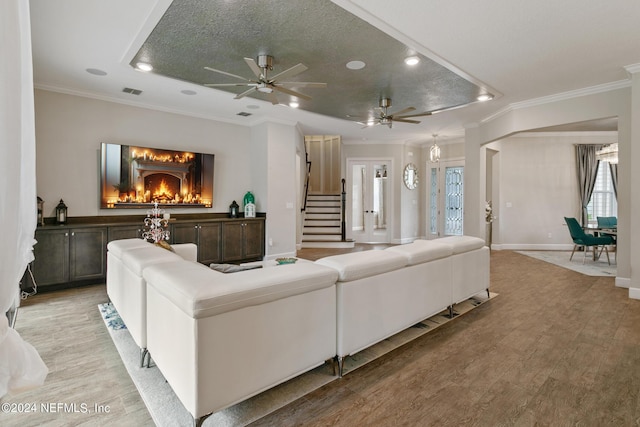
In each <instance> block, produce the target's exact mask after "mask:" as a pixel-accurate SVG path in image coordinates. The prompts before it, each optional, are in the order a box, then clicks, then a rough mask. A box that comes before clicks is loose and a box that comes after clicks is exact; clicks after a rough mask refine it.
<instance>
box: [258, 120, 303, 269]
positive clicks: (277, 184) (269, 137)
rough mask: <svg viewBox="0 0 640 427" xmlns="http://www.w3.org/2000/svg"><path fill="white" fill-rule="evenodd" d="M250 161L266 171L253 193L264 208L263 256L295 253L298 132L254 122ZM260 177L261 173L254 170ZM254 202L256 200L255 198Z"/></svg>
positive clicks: (269, 256)
mask: <svg viewBox="0 0 640 427" xmlns="http://www.w3.org/2000/svg"><path fill="white" fill-rule="evenodd" d="M254 131H255V132H256V133H257V135H259V136H254V138H253V142H252V144H253V146H254V149H255V152H254V153H252V156H253V157H254V160H253V164H254V165H258V166H257V168H256V169H260V170H262V168H266V175H264V176H263V178H262V181H263V182H261V183H259V184H258V183H257V185H258V186H259V190H258V191H257V195H260V198H261V199H262V201H261V202H260V203H261V206H265V207H266V209H265V211H266V212H267V218H268V221H267V229H266V233H265V238H266V248H265V252H266V257H267V258H270V259H271V258H277V257H279V256H295V253H296V229H297V221H298V220H299V219H298V215H297V214H298V210H297V209H296V206H297V195H296V180H297V175H296V149H297V148H298V147H297V146H298V144H299V142H300V140H301V135H300V133H299V132H298V130H297V129H296V128H295V127H294V126H289V125H283V124H277V123H264V124H261V125H259V126H256V128H255V129H254ZM258 175H259V176H257V177H256V179H258V178H260V175H262V173H260V174H258ZM256 202H257V200H256Z"/></svg>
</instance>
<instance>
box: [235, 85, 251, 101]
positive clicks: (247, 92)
mask: <svg viewBox="0 0 640 427" xmlns="http://www.w3.org/2000/svg"><path fill="white" fill-rule="evenodd" d="M254 90H256V88H255V87H252V88H251V89H249V90H245V91H244V92H242V93H239V94H237V95H236V96H234V97H233V99H240V98H242V97H245V96H247V95H249V94H250V93H251V92H253V91H254Z"/></svg>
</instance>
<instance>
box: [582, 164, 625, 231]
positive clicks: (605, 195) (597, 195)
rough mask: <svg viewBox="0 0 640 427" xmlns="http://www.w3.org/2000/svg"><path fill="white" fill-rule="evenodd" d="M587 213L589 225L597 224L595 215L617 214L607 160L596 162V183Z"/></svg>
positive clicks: (616, 204) (616, 203)
mask: <svg viewBox="0 0 640 427" xmlns="http://www.w3.org/2000/svg"><path fill="white" fill-rule="evenodd" d="M587 213H588V215H589V225H597V224H598V220H597V217H599V216H618V202H617V200H616V195H615V193H614V191H613V181H612V179H611V169H609V163H607V162H600V163H599V164H598V174H597V176H596V183H595V186H594V188H593V194H592V195H591V200H589V204H588V205H587Z"/></svg>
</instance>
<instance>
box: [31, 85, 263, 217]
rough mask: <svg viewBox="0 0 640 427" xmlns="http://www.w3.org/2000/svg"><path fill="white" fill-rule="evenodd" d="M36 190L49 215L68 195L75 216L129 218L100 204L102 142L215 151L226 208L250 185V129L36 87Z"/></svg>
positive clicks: (216, 202)
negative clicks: (121, 216)
mask: <svg viewBox="0 0 640 427" xmlns="http://www.w3.org/2000/svg"><path fill="white" fill-rule="evenodd" d="M35 112H36V170H37V173H36V179H37V193H38V195H39V196H40V197H41V198H43V199H44V200H45V216H54V211H55V206H56V205H57V204H58V201H59V200H60V199H61V198H62V199H64V201H65V203H66V205H67V206H68V207H69V216H72V217H74V216H94V215H131V214H134V213H136V212H139V213H140V214H141V215H144V214H145V213H146V211H141V210H138V211H132V210H130V209H100V208H99V189H100V168H99V164H100V143H101V142H109V143H114V144H130V145H140V146H143V147H151V148H167V149H178V150H189V151H196V152H202V153H211V154H214V155H215V161H214V194H213V205H212V207H211V209H206V208H202V209H196V210H194V209H172V210H171V212H175V213H186V212H188V213H193V212H227V211H228V206H229V204H231V201H232V200H234V199H235V200H238V201H240V202H242V198H243V196H244V193H245V192H246V191H247V190H248V189H250V188H251V187H252V176H251V173H250V172H251V164H250V162H249V159H250V150H249V148H250V132H251V130H250V128H248V127H243V126H237V125H232V124H227V123H220V122H215V121H211V120H203V119H197V118H192V117H186V116H180V115H176V114H170V113H164V112H160V111H154V110H146V109H143V108H137V107H131V106H127V105H122V104H116V103H112V102H105V101H100V100H95V99H90V98H84V97H79V96H72V95H65V94H60V93H55V92H49V91H43V90H36V91H35Z"/></svg>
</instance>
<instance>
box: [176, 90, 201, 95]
mask: <svg viewBox="0 0 640 427" xmlns="http://www.w3.org/2000/svg"><path fill="white" fill-rule="evenodd" d="M180 93H181V94H183V95H196V94H197V93H198V92H196V91H195V90H190V89H185V90H181V91H180Z"/></svg>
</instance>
